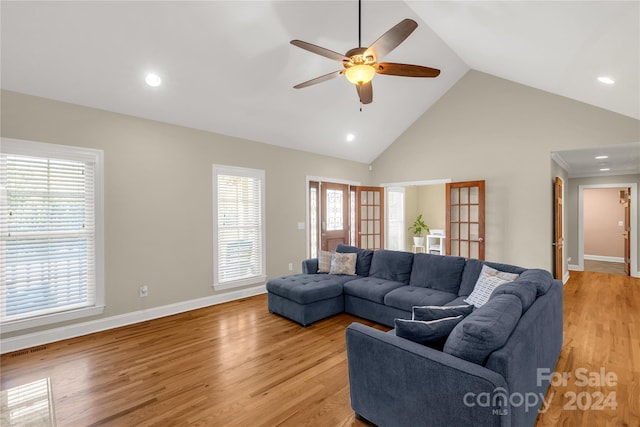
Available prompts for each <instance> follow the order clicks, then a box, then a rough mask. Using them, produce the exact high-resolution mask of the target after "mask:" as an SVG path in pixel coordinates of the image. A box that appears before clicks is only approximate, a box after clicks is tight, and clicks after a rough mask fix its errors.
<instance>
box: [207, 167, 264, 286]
mask: <svg viewBox="0 0 640 427" xmlns="http://www.w3.org/2000/svg"><path fill="white" fill-rule="evenodd" d="M219 175H229V176H237V177H244V178H254V179H258V180H259V181H260V193H261V197H260V199H261V200H260V226H259V229H260V234H261V236H260V237H261V238H260V246H261V247H260V257H259V260H260V261H259V262H260V266H259V267H260V268H259V269H260V273H259V274H257V275H255V276H250V277H247V278H243V279H239V280H231V281H226V282H224V283H221V281H220V271H221V269H220V265H219V263H218V176H219ZM265 188H266V173H265V171H264V170H263V169H251V168H244V167H238V166H227V165H220V164H214V165H213V167H212V190H213V191H212V194H213V200H212V202H213V288H214V289H215V290H216V291H220V290H228V289H235V288H241V287H245V286H251V285H264V283H265V282H266V280H267V274H266V246H267V245H266V221H265V212H266V209H265V206H266V202H265V201H266V197H265Z"/></svg>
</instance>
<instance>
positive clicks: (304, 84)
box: [293, 70, 344, 89]
mask: <svg viewBox="0 0 640 427" xmlns="http://www.w3.org/2000/svg"><path fill="white" fill-rule="evenodd" d="M343 72H344V70H339V71H334V72H333V73H329V74H325V75H324V76H320V77H316V78H315V79H311V80H307V81H306V82H302V83H300V84H297V85H295V86H294V87H293V88H294V89H302V88H303V87H307V86H313V85H315V84H318V83H322V82H326V81H327V80H331V79H333V78H335V77H338V76H339V75H340V74H342V73H343Z"/></svg>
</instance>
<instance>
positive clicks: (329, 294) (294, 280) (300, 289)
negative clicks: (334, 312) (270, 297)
mask: <svg viewBox="0 0 640 427" xmlns="http://www.w3.org/2000/svg"><path fill="white" fill-rule="evenodd" d="M353 279H354V277H353V276H336V275H329V274H293V275H290V276H284V277H275V278H273V279H271V280H269V281H268V282H267V291H269V292H271V293H273V294H276V295H278V296H281V297H283V298H286V299H288V300H291V301H295V302H297V303H298V304H310V303H312V302H316V301H321V300H325V299H329V298H334V297H337V296H340V295H342V285H343V284H344V283H345V282H347V281H349V280H353Z"/></svg>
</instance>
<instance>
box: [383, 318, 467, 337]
mask: <svg viewBox="0 0 640 427" xmlns="http://www.w3.org/2000/svg"><path fill="white" fill-rule="evenodd" d="M462 318H463V316H462V315H460V316H455V317H445V318H442V319H436V320H428V321H426V320H406V319H395V327H396V336H399V337H401V338H406V339H408V340H411V341H415V342H417V343H420V344H429V343H435V342H438V341H440V340H442V339H443V338H445V337H446V336H448V335H449V333H450V332H451V330H452V329H453V328H455V326H456V325H457V324H458V323H460V321H461V320H462Z"/></svg>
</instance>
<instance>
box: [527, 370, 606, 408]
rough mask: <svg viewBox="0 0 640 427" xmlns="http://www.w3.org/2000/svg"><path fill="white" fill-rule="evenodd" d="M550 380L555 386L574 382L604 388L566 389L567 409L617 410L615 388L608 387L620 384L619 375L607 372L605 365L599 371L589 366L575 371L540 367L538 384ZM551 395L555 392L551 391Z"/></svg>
mask: <svg viewBox="0 0 640 427" xmlns="http://www.w3.org/2000/svg"><path fill="white" fill-rule="evenodd" d="M543 381H548V382H549V384H550V385H551V386H553V387H567V386H569V384H573V385H574V386H575V387H579V388H584V387H592V388H598V389H602V390H596V391H587V390H580V391H566V392H565V393H564V394H563V397H564V405H563V407H562V409H563V410H565V411H576V410H580V411H603V410H605V409H607V408H608V409H612V410H616V409H617V408H618V402H617V400H616V392H615V390H606V388H607V387H615V386H616V385H618V375H617V374H616V373H615V372H611V371H609V372H607V370H606V369H605V368H604V367H601V368H600V370H598V371H589V370H588V369H587V368H577V369H576V370H575V371H573V372H551V370H550V369H546V368H539V369H538V377H537V384H538V386H540V385H542V383H543ZM550 394H551V395H552V394H553V392H552V393H550ZM541 412H542V411H541Z"/></svg>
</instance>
